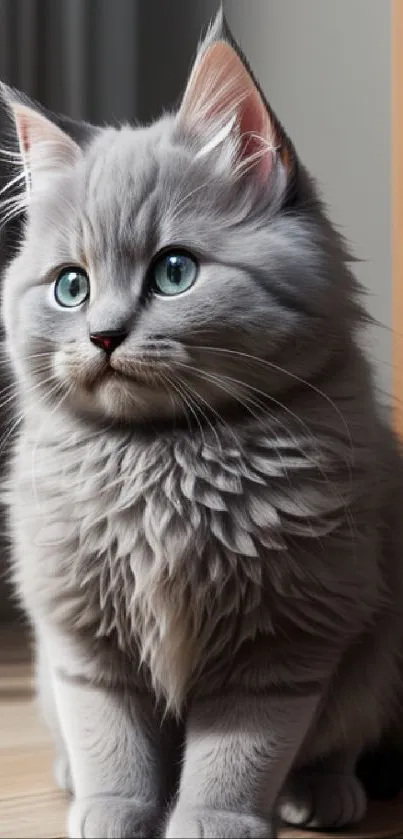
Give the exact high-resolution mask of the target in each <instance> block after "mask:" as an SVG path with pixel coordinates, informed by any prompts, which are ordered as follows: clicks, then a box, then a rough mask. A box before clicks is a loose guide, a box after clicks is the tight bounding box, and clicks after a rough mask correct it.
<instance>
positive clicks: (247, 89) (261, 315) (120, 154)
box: [3, 21, 359, 423]
mask: <svg viewBox="0 0 403 839" xmlns="http://www.w3.org/2000/svg"><path fill="white" fill-rule="evenodd" d="M6 96H8V100H9V106H10V108H11V111H12V114H13V117H14V120H15V124H16V128H17V134H18V138H19V148H20V152H19V156H18V160H17V162H19V163H20V164H21V163H22V166H23V171H22V172H20V173H18V172H17V179H18V177H20V183H21V189H22V197H21V204H22V205H23V206H24V209H25V210H26V222H25V224H24V229H23V234H22V241H21V247H20V251H19V253H18V255H17V257H16V258H15V259H14V261H13V262H12V263H11V265H10V267H9V268H8V270H7V272H6V276H5V282H4V294H3V311H4V323H5V327H6V335H7V339H6V340H7V347H8V350H9V353H10V356H11V358H12V362H13V365H14V369H15V371H16V373H17V376H18V378H19V380H20V383H21V385H22V390H23V392H25V394H26V395H28V393H29V394H30V398H31V399H34V400H35V402H36V403H37V405H38V407H39V405H40V404H42V405H43V404H45V405H48V406H52V408H54V406H55V405H57V404H63V407H64V408H66V409H68V410H73V411H75V412H79V413H80V414H81V413H84V414H88V415H92V416H94V417H100V418H101V419H103V420H104V419H107V420H108V421H111V420H112V421H114V420H116V421H118V422H121V421H125V422H129V423H133V422H137V421H139V420H141V421H144V420H155V419H159V418H165V419H169V418H172V417H175V421H177V418H178V416H181V417H184V416H186V415H188V417H189V418H192V417H193V418H194V419H198V420H200V418H201V417H202V415H203V413H204V414H206V413H207V414H208V415H209V419H210V421H211V419H212V417H213V416H217V414H223V413H225V411H226V410H227V409H228V408H231V409H232V410H234V409H238V410H246V411H247V410H251V406H253V404H257V403H258V402H259V398H263V394H266V393H267V394H269V395H272V394H273V393H274V394H276V393H280V392H281V391H284V390H286V389H287V388H291V387H293V386H294V385H295V382H296V381H297V380H299V378H300V377H301V376H302V377H305V378H309V376H310V375H311V374H312V372H313V371H316V370H317V369H318V368H320V367H321V366H322V365H323V364H324V363H325V362H326V361H327V359H328V357H329V354H330V353H332V352H333V351H334V349H335V347H336V345H340V344H341V342H342V341H343V340H344V339H345V336H346V335H347V334H348V332H349V331H350V330H351V329H353V328H354V325H355V322H356V320H357V317H358V313H359V309H358V307H357V306H356V304H355V302H354V284H353V282H352V280H351V277H350V275H349V273H348V271H347V269H346V268H345V265H344V262H343V260H344V256H343V253H342V251H341V248H340V244H339V242H338V240H337V238H336V236H335V235H334V234H333V232H332V230H331V228H330V226H329V225H328V223H327V222H326V220H325V218H324V216H323V214H322V211H321V208H320V205H319V203H318V200H317V199H316V197H315V194H314V191H313V188H312V185H311V182H310V180H309V178H308V177H307V175H306V173H305V171H304V170H303V168H302V167H301V166H300V165H299V163H298V160H297V157H296V154H295V151H294V148H293V146H292V144H291V143H290V141H289V140H288V138H287V137H286V135H285V133H284V131H283V130H282V128H281V126H280V124H279V123H278V121H277V119H276V117H275V116H274V114H273V113H272V111H271V109H270V108H269V106H268V105H267V104H266V102H265V100H264V98H263V96H262V93H261V91H260V89H259V88H258V86H257V84H256V82H255V80H254V79H253V77H252V75H251V73H250V71H249V69H248V67H247V66H246V63H245V61H244V59H243V58H242V57H241V55H240V53H239V51H238V49H237V48H236V47H235V46H234V45H233V43H232V41H231V38H230V36H228V34H227V33H226V32H225V31H224V27H223V26H222V22H221V21H217V22H216V24H215V26H214V27H213V29H212V30H211V31H210V32H209V34H208V36H207V38H206V40H205V41H204V43H203V44H202V45H201V47H200V49H199V52H198V55H197V58H196V62H195V65H194V67H193V70H192V72H191V75H190V79H189V82H188V85H187V88H186V91H185V94H184V97H183V100H182V103H181V105H180V108H179V110H178V112H177V113H175V114H173V115H169V116H164V117H163V118H162V119H161V120H159V121H157V122H156V123H154V124H153V125H151V126H149V127H145V128H132V127H130V126H122V127H121V128H120V129H114V128H107V129H99V130H94V131H89V132H88V136H87V133H86V132H85V131H83V132H82V137H81V141H80V143H78V142H77V138H76V137H75V138H74V139H73V137H72V136H71V131H67V132H65V131H63V130H62V128H61V127H60V122H59V123H58V122H57V121H54V120H52V119H49V118H48V117H47V116H44V114H43V113H42V112H41V111H40V110H38V109H36V108H35V107H30V106H28V105H27V104H25V103H24V102H22V101H21V100H20V101H17V100H16V99H15V98H14V97H10V95H9V94H7V93H6ZM17 204H18V201H17ZM337 349H339V346H337Z"/></svg>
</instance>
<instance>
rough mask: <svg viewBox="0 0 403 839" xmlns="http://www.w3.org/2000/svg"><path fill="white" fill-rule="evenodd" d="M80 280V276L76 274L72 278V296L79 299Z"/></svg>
mask: <svg viewBox="0 0 403 839" xmlns="http://www.w3.org/2000/svg"><path fill="white" fill-rule="evenodd" d="M80 279H81V278H80V277H79V275H78V274H76V275H75V276H73V277H70V294H71V296H72V297H78V295H79V294H80V290H81V288H80V287H81V282H80Z"/></svg>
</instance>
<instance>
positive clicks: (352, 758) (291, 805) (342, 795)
mask: <svg viewBox="0 0 403 839" xmlns="http://www.w3.org/2000/svg"><path fill="white" fill-rule="evenodd" d="M356 757H357V756H356V755H347V754H337V755H332V756H329V757H328V758H326V759H324V760H321V761H318V762H317V763H315V764H314V765H311V766H305V767H301V768H298V769H296V770H295V771H293V772H291V775H290V777H289V778H288V780H287V782H286V785H285V788H284V792H283V793H282V794H281V797H280V801H279V810H280V815H281V818H282V819H283V821H284V822H286V823H287V824H292V825H298V826H300V827H312V828H323V829H329V828H333V829H334V828H339V827H345V826H346V825H348V824H356V823H357V822H360V821H361V820H362V819H363V818H364V816H365V812H366V808H367V799H366V795H365V791H364V787H363V785H362V784H361V781H359V779H358V778H357V776H356V774H355V764H356Z"/></svg>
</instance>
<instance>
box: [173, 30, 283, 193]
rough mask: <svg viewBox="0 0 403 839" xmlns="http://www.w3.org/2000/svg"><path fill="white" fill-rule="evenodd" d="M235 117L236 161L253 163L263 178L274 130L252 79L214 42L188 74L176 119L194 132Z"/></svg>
mask: <svg viewBox="0 0 403 839" xmlns="http://www.w3.org/2000/svg"><path fill="white" fill-rule="evenodd" d="M226 114H228V118H229V119H230V118H231V117H232V116H233V115H234V114H236V115H237V124H238V130H239V134H240V136H241V151H240V159H241V161H242V160H245V162H246V161H247V160H248V159H251V162H252V160H255V161H256V163H255V165H256V169H257V171H258V172H259V175H260V177H263V178H267V177H268V176H269V174H270V171H271V169H272V166H273V151H274V148H275V146H276V137H275V132H274V127H273V125H272V122H271V120H270V117H269V114H268V112H267V109H266V106H265V104H264V102H263V100H262V97H261V96H260V93H259V91H258V90H257V88H256V86H255V84H254V81H253V79H252V78H251V76H250V75H249V73H248V71H247V69H246V67H245V66H244V64H243V63H242V61H241V59H240V58H239V56H238V55H237V53H236V52H235V50H234V49H233V48H232V47H231V46H230V44H228V43H227V42H226V41H216V42H215V43H213V44H212V45H211V46H210V47H208V48H207V49H206V51H205V52H204V53H203V54H202V56H201V58H200V59H199V61H198V62H197V63H196V66H195V68H194V70H193V72H192V74H191V77H190V81H189V84H188V87H187V90H186V92H185V96H184V99H183V103H182V107H181V109H180V116H181V117H182V119H184V121H185V122H186V123H187V124H188V125H189V127H191V128H192V129H193V130H195V131H200V132H202V131H203V125H205V124H206V123H214V122H217V121H218V120H219V121H220V122H222V121H223V118H224V120H225V117H226Z"/></svg>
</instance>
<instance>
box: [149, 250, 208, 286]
mask: <svg viewBox="0 0 403 839" xmlns="http://www.w3.org/2000/svg"><path fill="white" fill-rule="evenodd" d="M198 267H199V266H198V263H197V261H196V259H195V258H194V256H192V255H191V254H190V253H185V252H184V251H169V252H165V253H164V254H163V255H162V256H160V257H159V259H157V260H156V261H155V262H154V265H153V266H152V268H151V287H152V290H153V291H154V292H155V294H161V295H163V296H164V297H173V296H174V295H175V294H182V293H183V292H184V291H187V290H188V289H189V288H191V286H192V285H193V283H194V282H195V280H196V277H197V272H198Z"/></svg>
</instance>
